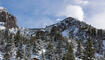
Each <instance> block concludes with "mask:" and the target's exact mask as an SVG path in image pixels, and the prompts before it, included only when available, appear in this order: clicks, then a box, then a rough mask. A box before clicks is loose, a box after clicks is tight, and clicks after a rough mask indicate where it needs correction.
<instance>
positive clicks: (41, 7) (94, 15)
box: [0, 0, 105, 29]
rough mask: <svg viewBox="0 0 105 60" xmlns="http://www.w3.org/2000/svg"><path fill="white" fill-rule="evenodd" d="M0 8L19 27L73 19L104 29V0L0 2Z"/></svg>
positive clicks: (20, 0) (44, 24)
mask: <svg viewBox="0 0 105 60" xmlns="http://www.w3.org/2000/svg"><path fill="white" fill-rule="evenodd" d="M0 6H2V7H4V8H6V9H7V10H8V12H9V13H11V14H13V15H14V16H16V17H17V21H18V25H19V26H21V27H27V28H42V27H45V26H46V25H51V24H55V23H57V22H59V21H61V20H63V19H65V18H67V17H74V18H76V19H78V20H80V21H84V22H86V23H88V24H91V25H92V26H94V27H96V28H98V29H105V0H0Z"/></svg>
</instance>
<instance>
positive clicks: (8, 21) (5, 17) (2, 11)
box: [0, 7, 18, 28]
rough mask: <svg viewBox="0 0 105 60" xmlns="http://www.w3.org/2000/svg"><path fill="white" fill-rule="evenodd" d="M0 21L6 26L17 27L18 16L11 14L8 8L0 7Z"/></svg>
mask: <svg viewBox="0 0 105 60" xmlns="http://www.w3.org/2000/svg"><path fill="white" fill-rule="evenodd" d="M0 23H1V25H4V26H5V27H6V28H17V27H18V26H17V20H16V17H15V16H13V15H12V14H9V13H8V11H7V9H6V8H3V7H0Z"/></svg>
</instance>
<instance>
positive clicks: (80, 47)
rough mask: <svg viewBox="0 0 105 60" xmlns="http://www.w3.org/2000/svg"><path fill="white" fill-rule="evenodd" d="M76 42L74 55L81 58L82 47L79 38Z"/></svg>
mask: <svg viewBox="0 0 105 60" xmlns="http://www.w3.org/2000/svg"><path fill="white" fill-rule="evenodd" d="M77 44H78V46H77V52H76V56H77V57H78V58H80V59H81V58H83V49H82V44H81V42H80V40H78V41H77Z"/></svg>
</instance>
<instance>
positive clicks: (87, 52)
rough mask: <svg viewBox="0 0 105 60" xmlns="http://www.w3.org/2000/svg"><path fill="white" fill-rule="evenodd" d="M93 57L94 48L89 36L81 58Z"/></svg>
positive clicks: (89, 58) (84, 59) (92, 58)
mask: <svg viewBox="0 0 105 60" xmlns="http://www.w3.org/2000/svg"><path fill="white" fill-rule="evenodd" d="M94 58H95V48H94V44H93V41H92V39H91V38H88V41H87V43H86V48H85V51H84V58H83V60H94Z"/></svg>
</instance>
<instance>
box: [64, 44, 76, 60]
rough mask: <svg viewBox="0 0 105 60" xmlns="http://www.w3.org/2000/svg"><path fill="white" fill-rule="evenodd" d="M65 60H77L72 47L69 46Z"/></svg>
mask: <svg viewBox="0 0 105 60" xmlns="http://www.w3.org/2000/svg"><path fill="white" fill-rule="evenodd" d="M63 60H75V56H74V52H73V48H72V45H71V44H70V45H69V48H68V52H67V54H66V55H65V56H64V57H63Z"/></svg>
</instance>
